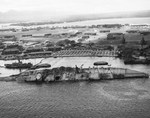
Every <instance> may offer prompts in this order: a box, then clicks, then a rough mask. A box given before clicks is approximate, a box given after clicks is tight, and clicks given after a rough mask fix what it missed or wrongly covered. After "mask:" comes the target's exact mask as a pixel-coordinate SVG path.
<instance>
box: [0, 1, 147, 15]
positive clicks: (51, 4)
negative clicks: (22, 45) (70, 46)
mask: <svg viewBox="0 0 150 118" xmlns="http://www.w3.org/2000/svg"><path fill="white" fill-rule="evenodd" d="M148 9H150V0H0V12H7V11H10V10H17V11H50V12H64V13H75V14H88V13H103V12H119V11H137V10H148Z"/></svg>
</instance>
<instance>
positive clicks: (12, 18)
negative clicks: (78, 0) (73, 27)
mask: <svg viewBox="0 0 150 118" xmlns="http://www.w3.org/2000/svg"><path fill="white" fill-rule="evenodd" d="M134 17H135V18H136V17H150V10H147V11H136V12H115V13H101V14H82V15H72V14H71V13H70V14H66V13H56V12H48V11H47V12H42V11H41V12H38V11H32V12H29V11H28V12H27V11H24V12H18V11H9V12H5V13H1V12H0V23H10V22H11V23H12V22H13V23H16V22H43V21H44V22H51V21H54V22H73V21H84V20H97V19H111V18H134Z"/></svg>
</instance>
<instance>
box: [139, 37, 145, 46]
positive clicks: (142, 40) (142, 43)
mask: <svg viewBox="0 0 150 118" xmlns="http://www.w3.org/2000/svg"><path fill="white" fill-rule="evenodd" d="M140 45H141V47H142V49H143V46H144V45H146V41H145V39H144V36H142V39H141V41H140Z"/></svg>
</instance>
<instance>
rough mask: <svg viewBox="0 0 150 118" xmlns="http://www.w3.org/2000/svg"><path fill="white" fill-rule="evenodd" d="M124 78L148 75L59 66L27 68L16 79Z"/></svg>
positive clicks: (128, 70) (108, 69)
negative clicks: (37, 68) (40, 68)
mask: <svg viewBox="0 0 150 118" xmlns="http://www.w3.org/2000/svg"><path fill="white" fill-rule="evenodd" d="M126 78H149V75H148V74H146V73H143V72H138V71H134V70H130V69H122V68H92V69H89V68H86V69H82V70H79V72H76V70H75V68H72V70H71V69H69V70H67V69H66V68H65V67H64V68H61V67H60V68H55V69H45V70H32V71H31V70H29V71H28V72H25V73H21V74H20V75H19V76H18V79H22V80H24V81H27V82H34V81H36V82H37V81H39V82H40V81H41V82H43V81H44V82H58V81H88V80H89V81H95V80H112V79H126Z"/></svg>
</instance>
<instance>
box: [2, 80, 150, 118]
mask: <svg viewBox="0 0 150 118" xmlns="http://www.w3.org/2000/svg"><path fill="white" fill-rule="evenodd" d="M149 109H150V80H149V79H131V80H112V81H99V82H58V83H49V84H35V83H32V84H31V83H30V84H29V83H16V82H0V118H149V116H150V112H149Z"/></svg>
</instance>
